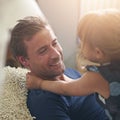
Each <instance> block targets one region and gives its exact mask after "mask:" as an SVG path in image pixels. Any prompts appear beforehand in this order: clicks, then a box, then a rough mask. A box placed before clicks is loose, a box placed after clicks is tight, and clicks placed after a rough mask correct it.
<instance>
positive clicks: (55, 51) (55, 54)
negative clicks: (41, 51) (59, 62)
mask: <svg viewBox="0 0 120 120" xmlns="http://www.w3.org/2000/svg"><path fill="white" fill-rule="evenodd" d="M50 53H51V54H50V55H51V58H52V59H54V58H58V57H60V52H59V50H58V49H56V48H54V47H52V48H51V50H50Z"/></svg>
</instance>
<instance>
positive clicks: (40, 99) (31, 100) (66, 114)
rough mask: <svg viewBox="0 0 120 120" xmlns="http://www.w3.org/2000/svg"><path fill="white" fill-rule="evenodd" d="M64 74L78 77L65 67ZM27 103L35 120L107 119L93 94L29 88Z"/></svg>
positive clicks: (74, 72) (77, 73)
mask: <svg viewBox="0 0 120 120" xmlns="http://www.w3.org/2000/svg"><path fill="white" fill-rule="evenodd" d="M65 74H66V75H67V76H69V77H71V78H75V79H76V78H79V77H80V74H79V72H77V71H75V70H73V69H66V70H65ZM27 105H28V108H29V110H30V112H31V115H32V116H35V117H36V120H109V119H108V118H107V116H106V115H105V111H104V109H103V108H101V107H100V105H99V104H98V103H97V102H96V99H95V96H94V94H91V95H88V96H81V97H77V96H76V97H75V96H63V95H58V94H54V93H51V92H48V91H44V90H29V92H28V99H27Z"/></svg>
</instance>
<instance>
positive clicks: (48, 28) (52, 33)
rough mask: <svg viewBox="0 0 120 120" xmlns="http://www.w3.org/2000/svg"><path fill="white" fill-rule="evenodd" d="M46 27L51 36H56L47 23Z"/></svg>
mask: <svg viewBox="0 0 120 120" xmlns="http://www.w3.org/2000/svg"><path fill="white" fill-rule="evenodd" d="M46 29H47V30H49V32H50V34H51V36H52V37H53V38H56V35H55V33H54V31H53V30H52V28H51V27H50V26H48V25H47V26H46Z"/></svg>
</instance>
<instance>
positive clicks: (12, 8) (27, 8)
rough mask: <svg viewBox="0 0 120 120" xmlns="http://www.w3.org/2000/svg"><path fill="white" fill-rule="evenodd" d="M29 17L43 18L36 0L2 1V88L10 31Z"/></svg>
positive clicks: (0, 13)
mask: <svg viewBox="0 0 120 120" xmlns="http://www.w3.org/2000/svg"><path fill="white" fill-rule="evenodd" d="M28 15H40V16H43V13H42V12H41V10H40V8H39V7H38V5H37V3H36V2H35V1H34V0H0V87H1V86H2V80H3V78H4V76H3V75H4V74H3V72H2V67H4V63H5V57H6V46H7V43H8V41H9V33H8V32H9V29H10V28H12V27H13V26H14V25H15V24H16V21H17V20H18V19H21V18H23V17H25V16H28ZM43 17H44V16H43Z"/></svg>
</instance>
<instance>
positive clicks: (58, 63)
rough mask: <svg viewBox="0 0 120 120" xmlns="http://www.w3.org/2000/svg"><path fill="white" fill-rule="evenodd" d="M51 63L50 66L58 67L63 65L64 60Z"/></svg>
mask: <svg viewBox="0 0 120 120" xmlns="http://www.w3.org/2000/svg"><path fill="white" fill-rule="evenodd" d="M49 65H50V67H58V66H60V65H62V61H61V60H59V61H58V62H56V63H51V64H49Z"/></svg>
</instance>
